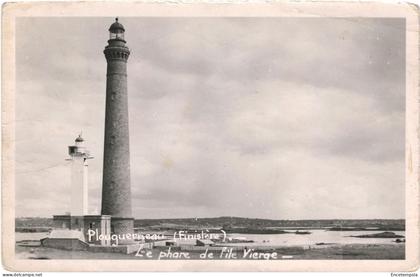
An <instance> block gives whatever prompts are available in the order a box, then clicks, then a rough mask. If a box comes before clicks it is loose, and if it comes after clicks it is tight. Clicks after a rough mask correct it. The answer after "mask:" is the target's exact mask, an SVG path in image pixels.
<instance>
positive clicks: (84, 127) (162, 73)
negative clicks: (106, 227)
mask: <svg viewBox="0 0 420 277" xmlns="http://www.w3.org/2000/svg"><path fill="white" fill-rule="evenodd" d="M113 22H114V19H113V18H110V17H107V18H100V17H96V18H95V17H91V18H78V17H72V18H70V17H61V18H60V17H55V18H52V17H51V18H49V17H38V18H37V17H32V18H29V17H27V18H18V19H17V24H16V28H17V29H16V30H17V32H16V216H45V217H51V216H52V215H53V214H63V213H65V212H66V211H69V210H70V207H69V205H70V198H69V195H70V164H69V161H66V160H65V159H66V158H68V155H67V146H68V145H73V144H74V139H75V138H76V137H77V135H78V134H79V133H80V132H82V134H83V137H84V138H85V141H86V145H87V147H88V148H89V150H90V151H91V153H92V155H93V156H94V159H92V160H90V161H89V212H90V213H91V214H99V213H100V197H101V185H102V162H103V161H102V158H103V139H104V124H105V123H104V120H105V82H106V60H105V57H104V55H103V52H102V51H103V49H104V47H105V46H106V44H107V40H108V35H109V34H108V28H109V26H110V25H111V24H112V23H113ZM119 22H120V23H122V24H123V25H124V27H125V29H126V33H125V39H126V40H127V45H128V47H129V48H130V50H131V54H130V57H129V59H128V97H129V124H130V161H131V188H132V209H133V215H134V216H135V217H136V218H179V217H216V216H241V217H252V218H257V217H258V218H269V219H335V218H340V219H359V218H404V214H405V212H404V205H405V201H404V193H405V189H404V182H405V181H404V153H405V152H404V151H405V145H404V143H405V139H404V132H405V60H404V59H405V22H404V20H403V19H391V18H376V19H374V18H366V19H360V18H359V19H356V18H347V19H344V18H343V19H339V18H335V19H334V18H159V17H157V18H151V17H149V18H148V17H143V18H139V17H138V18H134V17H131V18H124V17H121V18H120V19H119Z"/></svg>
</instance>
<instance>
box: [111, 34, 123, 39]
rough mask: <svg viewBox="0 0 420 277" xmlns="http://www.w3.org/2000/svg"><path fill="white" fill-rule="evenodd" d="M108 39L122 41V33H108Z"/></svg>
mask: <svg viewBox="0 0 420 277" xmlns="http://www.w3.org/2000/svg"><path fill="white" fill-rule="evenodd" d="M109 39H122V40H124V33H123V32H121V33H119V32H118V33H113V32H109Z"/></svg>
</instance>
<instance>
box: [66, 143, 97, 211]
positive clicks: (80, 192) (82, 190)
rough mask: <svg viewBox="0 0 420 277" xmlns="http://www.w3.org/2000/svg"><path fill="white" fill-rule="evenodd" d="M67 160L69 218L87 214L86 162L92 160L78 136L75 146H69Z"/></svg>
mask: <svg viewBox="0 0 420 277" xmlns="http://www.w3.org/2000/svg"><path fill="white" fill-rule="evenodd" d="M69 155H70V158H69V159H68V160H69V161H71V203H70V214H71V216H83V215H87V214H88V160H89V159H92V157H91V156H90V153H89V151H88V150H87V149H86V147H85V146H84V139H83V138H82V136H81V135H79V136H78V137H77V138H76V140H75V145H71V146H69Z"/></svg>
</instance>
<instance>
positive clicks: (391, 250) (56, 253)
mask: <svg viewBox="0 0 420 277" xmlns="http://www.w3.org/2000/svg"><path fill="white" fill-rule="evenodd" d="M161 251H167V250H160V249H153V250H152V256H153V257H154V259H158V257H159V255H160V252H161ZM174 252H175V251H174ZM179 252H180V251H179ZM183 252H185V251H183ZM275 252H276V253H277V259H289V260H290V259H296V260H395V259H405V244H348V245H331V246H328V247H323V248H310V249H303V248H300V247H287V248H279V249H276V250H275ZM187 253H189V254H188V256H189V258H190V259H199V258H200V257H199V255H200V254H201V253H202V251H200V252H187ZM242 255H243V251H239V252H238V253H237V258H238V259H242ZM16 256H17V258H18V259H109V260H114V259H115V260H119V259H146V258H144V257H138V256H136V255H135V254H130V255H125V254H119V253H94V252H89V251H68V250H60V249H52V248H45V247H22V246H16ZM213 256H214V259H220V252H214V254H213ZM173 259H174V258H173ZM183 259H184V258H183Z"/></svg>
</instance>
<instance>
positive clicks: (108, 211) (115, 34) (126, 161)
mask: <svg viewBox="0 0 420 277" xmlns="http://www.w3.org/2000/svg"><path fill="white" fill-rule="evenodd" d="M124 32H125V29H124V26H123V25H122V24H121V23H119V22H118V18H116V19H115V22H114V23H113V24H112V25H111V27H110V28H109V35H110V37H109V40H108V45H107V46H106V47H105V50H104V54H105V58H106V61H107V75H106V107H105V142H104V165H103V179H102V212H101V213H102V215H110V216H111V232H112V233H114V234H124V233H132V232H133V222H134V219H133V218H132V214H131V187H130V186H131V185H130V149H129V131H128V100H127V60H128V56H129V55H130V50H129V49H128V47H127V46H126V41H125V40H124ZM120 243H121V242H120Z"/></svg>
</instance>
